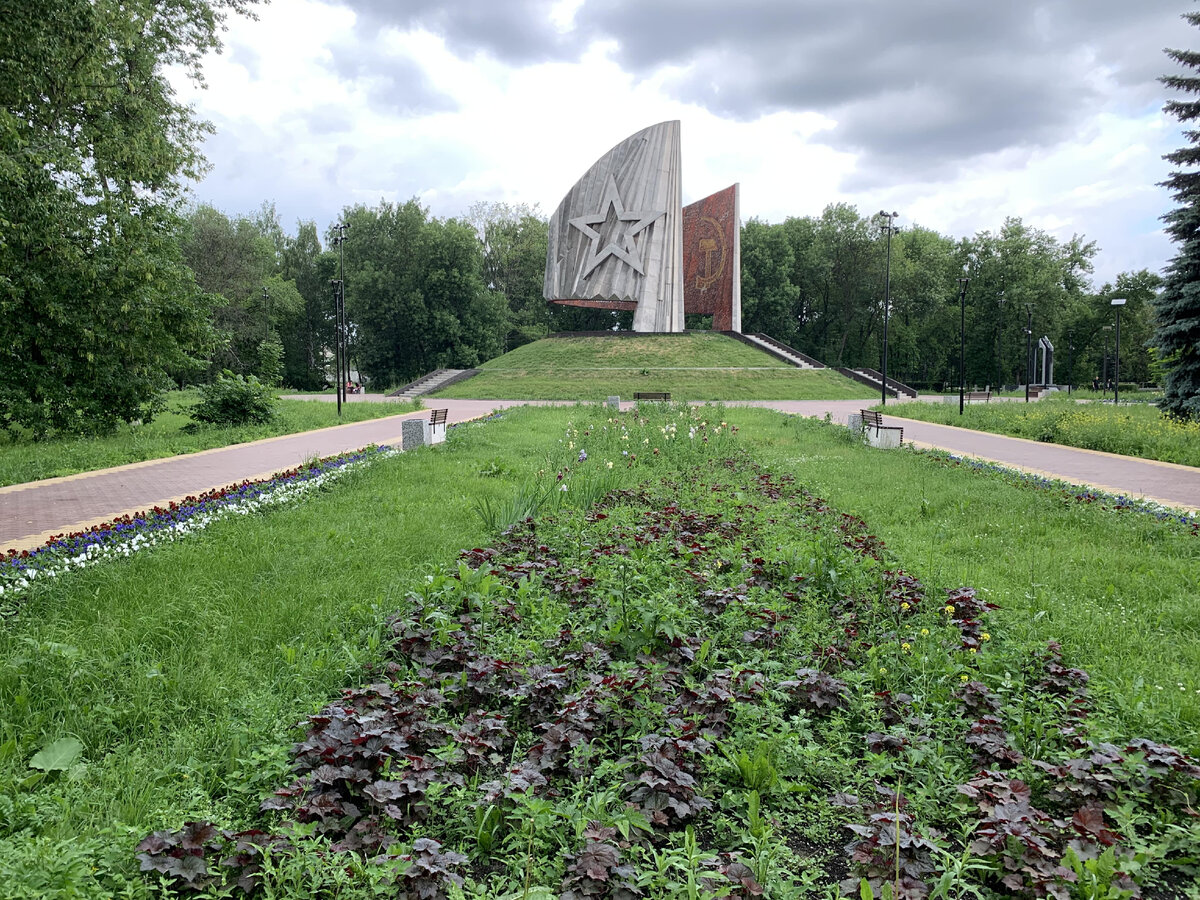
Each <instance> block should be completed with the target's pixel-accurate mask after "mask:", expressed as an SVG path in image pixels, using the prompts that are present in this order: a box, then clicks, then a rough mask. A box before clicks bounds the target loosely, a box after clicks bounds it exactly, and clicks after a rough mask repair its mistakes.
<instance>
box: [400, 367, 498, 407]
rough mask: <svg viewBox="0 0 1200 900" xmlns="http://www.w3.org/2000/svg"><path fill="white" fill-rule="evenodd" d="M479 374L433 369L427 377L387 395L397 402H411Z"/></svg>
mask: <svg viewBox="0 0 1200 900" xmlns="http://www.w3.org/2000/svg"><path fill="white" fill-rule="evenodd" d="M478 374H479V370H478V369H434V370H433V371H432V372H430V373H429V374H428V375H422V376H421V377H420V378H418V379H417V380H416V381H412V382H409V383H408V384H406V385H405V386H404V387H402V388H397V389H396V390H394V391H392V392H391V393H390V394H388V396H389V397H395V398H397V399H399V400H412V399H413V398H414V397H420V396H422V395H424V394H432V393H433V392H434V391H436V390H438V389H440V388H444V387H447V386H448V385H451V384H454V383H455V382H458V381H465V380H466V379H468V378H471V377H473V376H475V375H478Z"/></svg>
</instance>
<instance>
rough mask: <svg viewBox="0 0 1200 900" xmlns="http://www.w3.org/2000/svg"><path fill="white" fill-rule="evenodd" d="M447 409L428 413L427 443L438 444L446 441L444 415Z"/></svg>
mask: <svg viewBox="0 0 1200 900" xmlns="http://www.w3.org/2000/svg"><path fill="white" fill-rule="evenodd" d="M448 412H449V410H448V409H433V410H430V411H429V443H431V444H440V443H442V441H444V440H446V413H448Z"/></svg>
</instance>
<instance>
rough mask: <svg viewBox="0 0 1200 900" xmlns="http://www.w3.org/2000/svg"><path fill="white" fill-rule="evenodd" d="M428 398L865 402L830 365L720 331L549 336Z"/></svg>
mask: <svg viewBox="0 0 1200 900" xmlns="http://www.w3.org/2000/svg"><path fill="white" fill-rule="evenodd" d="M481 369H482V373H481V374H479V375H477V376H475V377H474V378H470V379H468V380H466V381H462V382H459V383H458V384H453V385H451V386H450V387H448V388H445V389H444V390H441V391H438V392H437V393H435V394H433V395H431V396H434V397H456V398H473V399H480V400H594V401H602V400H604V399H605V398H606V397H609V396H613V395H616V396H618V397H624V398H626V399H628V398H630V397H632V396H633V394H634V393H636V392H638V391H667V392H669V393H670V394H671V396H672V397H673V398H674V399H676V400H840V399H847V400H849V399H858V398H862V399H866V398H869V397H870V396H871V391H870V389H869V388H865V387H863V386H862V385H860V384H858V383H857V382H854V381H851V380H849V379H848V378H844V377H843V376H841V375H839V374H837V373H836V372H833V371H831V370H802V369H797V368H795V367H793V366H789V365H787V364H786V363H784V362H782V361H781V360H778V359H776V358H775V357H773V356H770V355H769V354H767V353H764V352H762V351H761V350H759V349H757V348H755V347H751V346H748V345H747V344H743V343H742V342H740V341H735V340H734V339H733V338H729V337H725V336H724V335H720V334H703V333H700V334H695V333H692V334H678V335H644V336H638V337H615V336H614V337H604V338H599V337H585V338H547V339H545V340H541V341H535V342H533V343H531V344H525V345H524V346H522V347H518V348H517V349H516V350H513V351H511V352H510V353H506V354H505V355H504V356H500V357H497V358H496V359H493V360H489V361H488V362H486V363H484V364H483V365H482V366H481Z"/></svg>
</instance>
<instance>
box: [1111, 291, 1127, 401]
mask: <svg viewBox="0 0 1200 900" xmlns="http://www.w3.org/2000/svg"><path fill="white" fill-rule="evenodd" d="M1112 305H1113V306H1115V307H1116V308H1117V358H1116V359H1115V360H1114V361H1113V406H1116V405H1117V404H1118V403H1120V402H1121V307H1122V306H1124V305H1125V298H1124V297H1113V298H1112Z"/></svg>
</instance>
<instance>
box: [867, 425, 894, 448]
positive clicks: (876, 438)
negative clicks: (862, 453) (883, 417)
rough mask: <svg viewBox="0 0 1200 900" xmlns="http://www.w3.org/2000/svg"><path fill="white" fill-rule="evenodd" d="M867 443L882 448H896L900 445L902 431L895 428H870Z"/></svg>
mask: <svg viewBox="0 0 1200 900" xmlns="http://www.w3.org/2000/svg"><path fill="white" fill-rule="evenodd" d="M867 443H868V444H870V445H871V446H872V447H878V448H880V449H881V450H895V449H896V448H898V447H899V446H900V432H899V431H897V430H896V429H895V428H868V429H867Z"/></svg>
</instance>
